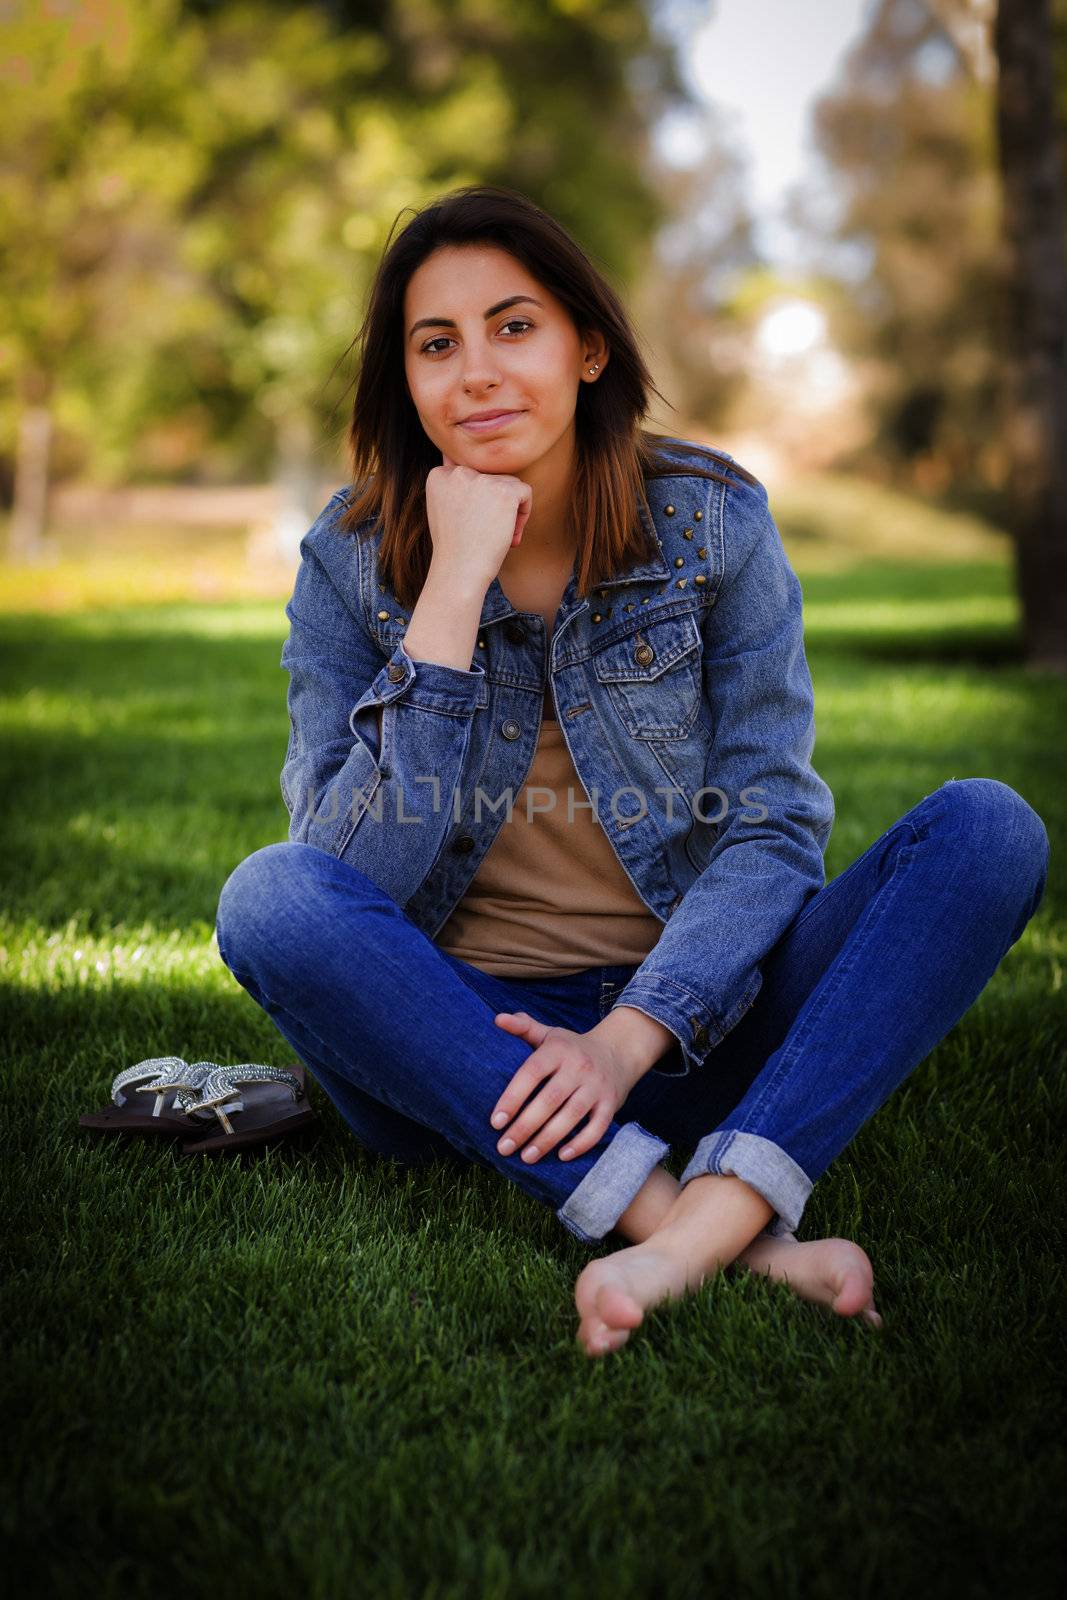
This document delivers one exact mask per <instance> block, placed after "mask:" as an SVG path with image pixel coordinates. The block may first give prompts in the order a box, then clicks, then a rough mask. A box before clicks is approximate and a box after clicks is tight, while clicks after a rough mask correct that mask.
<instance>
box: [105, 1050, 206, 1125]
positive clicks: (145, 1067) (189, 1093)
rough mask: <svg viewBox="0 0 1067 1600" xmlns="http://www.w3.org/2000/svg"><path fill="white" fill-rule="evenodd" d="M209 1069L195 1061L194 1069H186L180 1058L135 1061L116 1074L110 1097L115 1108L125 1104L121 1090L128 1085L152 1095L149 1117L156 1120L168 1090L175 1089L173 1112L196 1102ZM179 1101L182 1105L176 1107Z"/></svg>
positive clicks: (124, 1097)
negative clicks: (142, 1080)
mask: <svg viewBox="0 0 1067 1600" xmlns="http://www.w3.org/2000/svg"><path fill="white" fill-rule="evenodd" d="M209 1067H210V1063H209V1062H197V1064H196V1065H195V1066H190V1065H189V1063H188V1062H187V1061H183V1059H182V1057H181V1056H155V1057H153V1058H152V1059H151V1060H148V1061H139V1062H138V1063H137V1065H136V1066H133V1067H125V1068H123V1070H122V1071H121V1072H119V1073H117V1074H116V1076H115V1078H114V1079H113V1080H112V1084H111V1098H112V1100H113V1101H114V1102H115V1104H116V1105H117V1106H122V1105H125V1104H126V1096H125V1095H124V1094H123V1092H122V1091H123V1090H124V1089H127V1088H130V1087H131V1086H132V1087H134V1088H135V1089H136V1091H137V1093H138V1094H141V1093H144V1094H154V1095H155V1097H156V1103H155V1105H154V1106H153V1108H152V1115H153V1116H154V1117H158V1116H159V1114H160V1111H161V1110H162V1108H163V1100H164V1097H165V1096H166V1094H167V1092H168V1090H170V1089H175V1090H177V1093H176V1094H175V1096H174V1107H175V1109H176V1110H178V1109H180V1110H182V1111H188V1110H189V1108H190V1106H191V1105H193V1104H195V1103H196V1096H197V1095H198V1093H199V1091H200V1089H201V1088H202V1086H203V1084H204V1081H205V1079H206V1078H207V1076H208V1069H209ZM142 1078H146V1079H148V1080H149V1081H148V1082H146V1083H142V1082H140V1081H139V1080H140V1079H142ZM179 1101H182V1102H183V1103H182V1104H181V1105H180V1106H179Z"/></svg>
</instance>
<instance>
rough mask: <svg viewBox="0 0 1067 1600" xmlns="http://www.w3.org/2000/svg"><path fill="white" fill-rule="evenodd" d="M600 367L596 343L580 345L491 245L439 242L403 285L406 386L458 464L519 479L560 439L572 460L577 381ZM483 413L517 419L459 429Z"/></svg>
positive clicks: (554, 303)
mask: <svg viewBox="0 0 1067 1600" xmlns="http://www.w3.org/2000/svg"><path fill="white" fill-rule="evenodd" d="M503 302H509V303H507V304H504V303H503ZM486 313H490V314H489V315H487V314H486ZM417 324H422V326H417ZM430 324H432V325H430ZM606 361H607V353H606V348H605V345H604V341H603V339H601V338H600V337H599V336H597V335H590V336H589V337H588V338H587V339H582V338H581V337H580V336H579V334H578V332H577V330H576V328H575V326H574V324H573V322H572V321H571V319H570V315H569V314H568V312H567V311H566V309H565V308H564V307H563V306H562V305H561V304H560V302H559V301H558V300H557V299H556V298H555V296H554V295H552V294H551V293H550V292H549V291H548V290H547V289H545V288H544V287H543V286H542V285H541V284H540V283H539V282H538V281H537V280H536V279H535V278H532V277H531V276H530V274H529V273H528V272H527V271H526V269H525V267H523V266H522V265H521V264H520V263H519V262H518V261H517V260H516V259H515V257H514V256H512V255H509V254H508V252H507V251H506V250H502V249H499V248H497V247H496V246H494V245H463V246H452V245H448V246H444V245H443V246H441V247H440V248H438V249H437V250H435V251H434V252H433V254H432V255H430V256H428V257H427V259H426V260H425V261H424V262H423V263H422V265H421V266H420V267H419V268H418V269H417V270H416V271H415V272H414V273H413V274H412V276H411V278H410V279H409V281H408V286H407V290H406V292H405V295H404V366H405V371H406V374H407V380H408V389H409V391H410V394H411V398H412V400H413V402H414V405H415V409H416V411H417V412H418V414H419V420H420V421H421V423H422V426H423V428H424V429H425V431H426V435H427V437H428V438H429V439H431V440H432V441H433V443H434V444H435V445H436V446H437V448H438V449H439V450H440V451H441V452H442V454H443V455H447V456H448V457H449V459H450V460H452V461H455V462H458V463H459V464H460V465H462V466H468V467H474V468H476V469H477V470H478V471H479V472H508V473H514V474H519V473H522V472H524V471H527V470H528V469H529V468H530V467H532V466H533V465H534V464H535V463H536V462H538V461H540V460H542V458H544V457H545V456H547V455H548V454H549V452H550V451H551V450H552V449H553V447H554V446H557V445H560V444H561V442H562V448H563V450H564V451H565V452H566V453H567V454H568V456H569V454H570V452H571V449H572V448H573V431H574V409H575V405H576V402H577V395H578V385H579V384H580V383H583V382H584V383H590V382H592V381H593V380H594V378H597V377H599V376H600V374H601V373H602V372H603V370H604V366H605V364H606ZM594 363H599V370H598V371H597V373H595V374H593V375H590V373H589V370H588V369H589V368H590V367H591V366H593V364H594ZM480 411H505V412H510V413H515V414H514V415H511V416H508V417H503V418H501V419H500V420H499V421H493V422H491V423H488V424H484V425H483V427H482V428H480V429H478V428H474V427H470V426H464V423H465V421H466V419H468V418H471V417H472V414H474V413H477V412H480Z"/></svg>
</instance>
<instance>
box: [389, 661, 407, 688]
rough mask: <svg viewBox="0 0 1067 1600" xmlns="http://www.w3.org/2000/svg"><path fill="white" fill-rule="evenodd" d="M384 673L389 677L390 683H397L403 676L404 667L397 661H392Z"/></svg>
mask: <svg viewBox="0 0 1067 1600" xmlns="http://www.w3.org/2000/svg"><path fill="white" fill-rule="evenodd" d="M385 675H386V677H387V678H388V679H389V682H390V683H399V682H400V680H401V678H402V677H403V676H404V668H403V667H402V666H401V665H400V663H399V661H394V662H393V664H392V666H391V667H389V668H387V669H386V674H385Z"/></svg>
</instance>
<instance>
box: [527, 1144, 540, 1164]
mask: <svg viewBox="0 0 1067 1600" xmlns="http://www.w3.org/2000/svg"><path fill="white" fill-rule="evenodd" d="M540 1154H541V1152H540V1150H538V1148H537V1146H536V1145H535V1144H532V1145H530V1146H529V1148H528V1149H526V1150H524V1151H523V1152H522V1159H523V1160H524V1161H536V1160H537V1158H538V1156H539V1155H540Z"/></svg>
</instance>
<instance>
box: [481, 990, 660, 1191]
mask: <svg viewBox="0 0 1067 1600" xmlns="http://www.w3.org/2000/svg"><path fill="white" fill-rule="evenodd" d="M494 1020H495V1022H496V1025H497V1027H498V1028H504V1029H505V1030H506V1032H508V1033H513V1034H515V1035H517V1036H518V1037H519V1038H522V1039H528V1040H529V1042H530V1043H531V1044H532V1045H534V1046H535V1049H534V1052H533V1054H532V1055H531V1056H528V1057H527V1058H526V1060H525V1061H524V1062H523V1064H522V1066H521V1067H520V1068H519V1070H518V1072H516V1074H515V1076H514V1077H513V1078H512V1080H511V1082H510V1083H509V1084H508V1086H507V1088H506V1089H505V1090H504V1093H503V1094H502V1095H501V1096H500V1099H499V1100H498V1101H497V1103H496V1105H495V1106H494V1107H493V1110H492V1112H491V1114H490V1117H489V1120H490V1122H491V1124H492V1125H493V1127H494V1128H497V1129H500V1130H503V1129H504V1128H505V1125H506V1124H507V1123H509V1122H510V1121H511V1118H512V1117H515V1114H516V1112H520V1114H519V1115H518V1116H517V1117H516V1118H515V1121H514V1122H512V1123H511V1126H510V1127H507V1131H506V1132H501V1138H500V1141H499V1142H498V1144H497V1149H498V1150H499V1151H500V1153H501V1155H510V1154H511V1153H512V1151H513V1150H519V1151H520V1153H521V1155H522V1158H523V1159H524V1160H526V1161H528V1162H531V1163H532V1162H534V1161H536V1160H537V1159H538V1158H539V1157H540V1156H543V1155H545V1154H546V1153H547V1152H548V1151H549V1150H553V1149H555V1147H556V1145H557V1144H558V1143H559V1142H560V1140H561V1139H566V1140H567V1142H566V1144H565V1145H564V1147H563V1149H562V1150H561V1151H560V1160H561V1161H570V1160H573V1159H574V1157H575V1156H580V1155H584V1154H585V1152H586V1151H587V1150H591V1149H592V1147H593V1146H594V1145H595V1144H596V1143H598V1141H599V1140H600V1139H601V1138H602V1137H603V1135H604V1133H605V1131H606V1130H607V1128H608V1127H609V1125H610V1123H611V1120H612V1118H613V1117H614V1115H615V1113H616V1111H617V1110H618V1109H619V1107H620V1106H621V1105H622V1104H623V1103H624V1101H625V1099H626V1096H627V1095H628V1094H629V1092H630V1090H631V1088H632V1087H633V1079H632V1075H631V1074H630V1073H628V1071H627V1069H626V1068H625V1067H624V1066H623V1063H622V1061H621V1060H620V1059H619V1057H618V1055H617V1054H616V1052H615V1050H614V1049H613V1048H612V1046H611V1045H610V1044H609V1043H608V1042H607V1040H605V1039H604V1038H603V1036H598V1035H597V1034H596V1032H595V1030H594V1031H592V1032H590V1033H573V1032H572V1031H571V1029H570V1028H556V1027H550V1026H549V1025H548V1024H547V1023H544V1022H537V1021H536V1020H535V1019H534V1018H533V1017H531V1016H529V1015H528V1014H527V1013H526V1012H525V1011H500V1012H498V1013H497V1015H496V1017H495V1019H494ZM538 1084H542V1085H543V1086H542V1088H541V1092H540V1093H539V1094H538V1095H537V1096H536V1098H535V1099H533V1100H531V1101H530V1104H529V1105H525V1102H526V1101H527V1100H528V1099H529V1097H530V1095H531V1094H533V1092H534V1090H535V1089H536V1088H537V1086H538ZM522 1107H525V1109H522V1110H521V1111H520V1108H522ZM586 1116H588V1117H589V1121H588V1122H587V1123H586V1125H585V1127H584V1128H583V1129H582V1131H581V1133H579V1134H578V1135H577V1136H576V1137H574V1138H567V1135H568V1134H570V1133H572V1131H573V1130H574V1128H576V1127H577V1125H578V1123H579V1122H581V1121H582V1120H583V1118H585V1117H586ZM498 1119H499V1120H498ZM507 1140H510V1141H511V1144H510V1147H508V1146H507V1145H506V1144H505V1141H507ZM527 1140H532V1141H533V1142H532V1143H530V1144H527Z"/></svg>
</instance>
